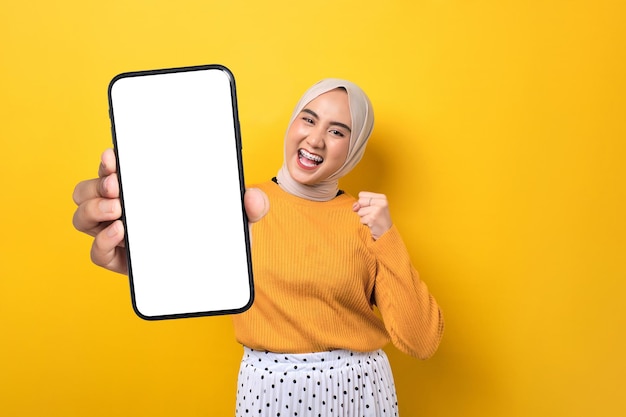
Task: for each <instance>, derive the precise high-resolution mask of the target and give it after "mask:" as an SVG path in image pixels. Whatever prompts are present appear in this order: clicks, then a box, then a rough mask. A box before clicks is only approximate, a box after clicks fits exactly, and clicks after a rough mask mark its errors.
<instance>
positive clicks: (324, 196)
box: [276, 78, 374, 201]
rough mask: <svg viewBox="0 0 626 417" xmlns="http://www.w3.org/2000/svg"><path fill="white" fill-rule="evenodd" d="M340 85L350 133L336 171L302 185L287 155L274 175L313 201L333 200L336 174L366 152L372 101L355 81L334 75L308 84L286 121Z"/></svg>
mask: <svg viewBox="0 0 626 417" xmlns="http://www.w3.org/2000/svg"><path fill="white" fill-rule="evenodd" d="M339 87H343V88H345V89H346V91H347V92H348V102H349V103H350V116H351V117H352V129H351V131H352V134H351V135H350V147H349V148H348V157H347V158H346V162H344V164H343V165H342V166H341V168H339V169H338V170H337V171H336V172H335V173H333V174H332V175H330V176H329V177H328V178H327V179H325V180H323V181H321V182H319V183H317V184H313V185H305V184H301V183H299V182H297V181H296V180H294V179H293V178H292V177H291V175H290V174H289V169H288V168H287V163H286V155H285V162H283V166H282V167H281V168H280V170H279V171H278V175H277V176H276V178H277V180H278V184H279V185H280V187H281V188H282V189H283V190H285V191H287V192H288V193H290V194H293V195H296V196H298V197H302V198H306V199H308V200H313V201H328V200H332V199H333V198H334V197H335V196H336V195H337V192H338V191H339V178H341V177H343V176H344V175H346V174H347V173H348V172H350V171H351V170H352V168H354V167H355V166H356V165H357V164H358V163H359V161H360V160H361V158H362V157H363V154H364V153H365V146H366V145H367V140H368V139H369V137H370V135H371V134H372V129H373V128H374V112H373V110H372V103H371V102H370V100H369V98H368V97H367V95H366V94H365V92H364V91H363V90H361V88H360V87H359V86H357V85H356V84H354V83H352V82H350V81H346V80H340V79H337V78H327V79H324V80H322V81H319V82H318V83H316V84H314V85H313V86H312V87H311V88H309V89H308V90H307V91H306V92H305V93H304V95H303V96H302V98H301V99H300V101H299V102H298V104H297V106H296V108H295V109H294V112H293V114H292V116H291V120H290V121H289V126H288V128H287V130H289V127H291V124H292V123H293V121H294V120H295V119H296V117H297V116H298V114H300V112H301V111H302V109H303V108H304V107H305V106H306V105H307V104H308V103H309V102H311V100H313V99H314V98H316V97H317V96H319V95H321V94H324V93H326V92H328V91H331V90H334V89H335V88H339Z"/></svg>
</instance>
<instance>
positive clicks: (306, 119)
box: [302, 116, 315, 125]
mask: <svg viewBox="0 0 626 417" xmlns="http://www.w3.org/2000/svg"><path fill="white" fill-rule="evenodd" d="M302 120H304V122H305V123H308V124H310V125H312V124H313V123H315V122H314V121H313V119H311V118H310V117H307V116H303V117H302Z"/></svg>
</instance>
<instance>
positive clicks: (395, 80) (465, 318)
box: [0, 0, 626, 417]
mask: <svg viewBox="0 0 626 417" xmlns="http://www.w3.org/2000/svg"><path fill="white" fill-rule="evenodd" d="M625 19H626V8H625V6H624V5H623V2H620V1H617V0H616V1H610V0H579V1H575V0H555V1H540V0H529V1H499V0H482V1H460V0H458V1H452V0H449V1H446V0H404V1H394V0H388V1H375V2H374V1H364V0H350V1H340V0H339V1H338V0H333V1H327V0H317V1H315V2H304V3H302V2H293V1H286V0H284V1H271V0H270V1H266V2H257V1H244V0H220V1H215V0H208V1H207V0H203V1H200V0H199V1H185V0H181V1H154V0H153V1H149V0H144V1H137V0H110V1H100V2H91V1H77V0H75V1H70V0H60V1H42V0H40V1H35V2H28V1H26V2H23V1H19V2H18V1H15V0H14V1H5V2H4V3H3V5H2V6H1V8H0V45H1V50H0V94H1V102H0V106H1V109H0V118H1V123H0V131H1V136H2V147H1V148H0V151H1V155H2V162H1V163H0V181H1V182H0V184H1V192H2V207H1V209H0V210H1V216H0V231H1V236H2V239H1V241H0V260H1V262H0V320H1V321H0V323H1V328H0V329H1V332H0V335H1V336H0V337H1V342H0V415H2V416H64V417H65V416H93V417H97V416H148V415H149V416H177V417H185V416H229V415H232V414H233V409H234V408H233V402H234V395H235V390H236V388H235V380H236V374H237V367H238V362H239V358H240V354H241V349H240V347H239V346H238V345H237V343H236V342H235V341H234V339H233V332H232V329H231V326H230V320H229V318H227V317H218V318H202V319H188V320H177V321H164V322H156V323H155V322H145V321H142V320H141V319H139V318H138V317H136V316H135V315H134V313H133V311H132V309H131V305H130V295H129V289H128V282H127V280H126V278H125V277H122V276H118V275H115V274H112V273H109V272H106V271H104V270H101V269H99V268H97V267H95V266H93V265H92V264H91V263H90V260H89V246H90V239H89V238H88V237H87V236H84V235H82V234H80V233H78V232H76V231H75V230H74V229H73V228H72V225H71V217H72V214H73V210H74V204H73V202H72V200H71V194H72V190H73V188H74V185H75V184H76V183H77V182H78V181H79V180H81V179H86V178H89V177H91V176H93V175H95V174H96V172H97V166H98V162H99V156H100V153H101V151H102V150H103V149H105V148H106V147H108V146H110V145H111V137H110V131H109V121H108V116H107V97H106V90H107V86H108V83H109V81H110V79H111V78H112V77H113V76H115V75H116V74H117V73H120V72H124V71H131V70H142V69H152V68H163V67H170V66H183V65H195V64H207V63H220V64H223V65H226V66H228V67H229V68H230V69H231V70H232V71H233V73H234V74H235V77H236V80H237V86H238V93H239V104H240V117H241V120H242V122H241V124H242V134H243V142H244V158H245V170H246V176H247V178H248V180H249V181H262V180H265V179H267V178H269V177H270V176H272V175H274V174H275V172H276V171H277V169H278V167H279V165H280V163H281V161H282V139H283V133H284V129H285V127H286V123H287V121H288V118H289V116H290V113H291V110H292V108H293V106H294V105H295V103H296V100H297V99H298V98H299V96H300V94H301V93H302V92H303V91H304V89H305V88H306V87H308V86H309V85H310V84H311V83H313V82H314V81H317V80H318V79H320V78H322V77H327V76H335V77H345V78H349V79H351V80H353V81H355V82H357V83H358V84H360V85H362V86H363V88H364V89H365V90H366V91H368V93H369V94H370V96H371V99H372V101H373V103H374V106H375V110H376V117H377V125H376V127H375V133H374V135H373V138H372V141H371V144H370V147H369V150H368V153H367V155H366V157H365V158H364V160H363V164H362V165H361V166H359V167H358V168H357V169H356V170H355V171H354V173H353V174H351V175H350V177H349V178H347V179H346V180H345V181H344V182H343V183H342V186H343V187H344V188H346V189H347V190H348V191H350V192H353V193H356V192H358V191H359V190H361V189H368V190H371V191H378V192H384V193H386V194H387V195H388V196H389V199H390V202H391V209H392V215H393V218H394V221H395V222H396V223H397V224H398V225H399V226H400V228H401V230H402V233H403V235H404V237H405V240H406V243H407V245H408V246H409V249H410V252H411V254H412V257H413V260H414V262H415V264H416V266H417V267H418V269H419V270H420V271H421V274H422V277H423V278H424V279H425V280H426V281H427V282H428V284H429V286H430V288H431V290H432V291H433V292H434V294H435V295H436V296H437V298H438V300H439V302H440V303H441V305H442V307H443V309H444V312H445V316H446V319H447V331H446V335H445V338H444V341H443V344H442V345H441V348H440V350H439V351H438V353H437V354H436V355H435V357H433V358H432V359H430V360H428V361H425V362H420V361H417V360H414V359H411V358H409V357H406V356H403V355H401V354H400V353H398V352H397V351H396V350H395V349H393V348H392V347H388V348H387V351H388V352H389V355H390V357H391V361H392V366H393V367H394V369H395V374H396V383H397V387H398V395H399V400H400V411H401V413H402V416H403V417H412V416H432V417H436V416H440V417H452V416H455V417H456V416H463V417H473V416H476V417H478V416H480V417H487V416H489V417H502V416H506V417H516V416H535V417H537V416H568V417H571V416H611V417H612V416H620V415H626V395H625V394H626V359H625V358H624V352H626V337H625V335H624V334H625V330H626V302H625V301H624V299H625V297H626V284H625V281H626V266H625V264H626V262H625V261H626V256H625V252H626V239H625V235H626V222H625V221H624V213H625V208H626V207H625V206H626V191H625V189H626V188H625V185H624V180H625V179H626V169H625V165H626V163H624V159H625V157H626V145H625V144H624V142H625V139H626V127H625V117H624V116H625V115H626V101H625V97H626V81H625V80H626V57H625V53H626V45H625V43H626V42H625V41H626V31H625V29H624V28H625V27H626V26H625V25H624V24H623V23H624V21H625ZM207 163H211V159H210V155H208V156H207ZM159 168H163V167H155V172H154V175H155V179H158V176H159V175H164V171H163V170H161V169H159Z"/></svg>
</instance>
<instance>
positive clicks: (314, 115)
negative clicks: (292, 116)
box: [302, 109, 352, 133]
mask: <svg viewBox="0 0 626 417" xmlns="http://www.w3.org/2000/svg"><path fill="white" fill-rule="evenodd" d="M302 112H303V113H309V114H310V115H311V116H313V117H315V118H316V119H318V120H319V118H320V117H319V116H318V115H317V113H315V112H314V111H313V110H311V109H302ZM330 124H331V125H335V126H339V127H343V128H344V129H346V130H347V131H348V132H350V133H352V129H350V126H348V125H347V124H345V123H341V122H330Z"/></svg>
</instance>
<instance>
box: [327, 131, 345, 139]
mask: <svg viewBox="0 0 626 417" xmlns="http://www.w3.org/2000/svg"><path fill="white" fill-rule="evenodd" d="M330 133H332V134H333V135H335V136H339V137H340V138H343V137H345V136H346V135H344V133H343V132H342V131H340V130H337V129H333V130H331V131H330Z"/></svg>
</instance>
